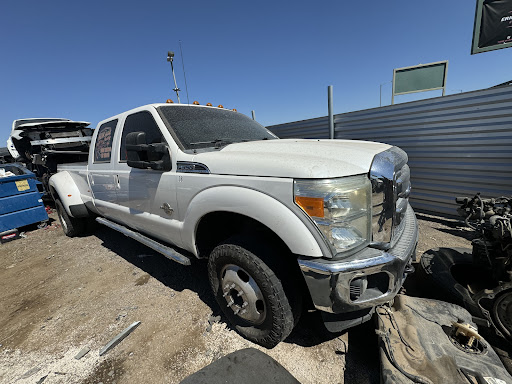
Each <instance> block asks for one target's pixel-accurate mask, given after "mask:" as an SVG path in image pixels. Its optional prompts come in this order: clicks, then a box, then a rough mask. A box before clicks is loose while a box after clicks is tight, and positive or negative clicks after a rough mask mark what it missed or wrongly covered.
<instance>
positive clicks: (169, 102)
mask: <svg viewBox="0 0 512 384" xmlns="http://www.w3.org/2000/svg"><path fill="white" fill-rule="evenodd" d="M166 103H167V104H172V103H174V101H172V100H171V99H167V101H166Z"/></svg>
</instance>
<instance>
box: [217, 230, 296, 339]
mask: <svg viewBox="0 0 512 384" xmlns="http://www.w3.org/2000/svg"><path fill="white" fill-rule="evenodd" d="M284 257H285V255H283V254H277V252H276V250H275V249H272V248H270V247H269V246H267V245H266V244H265V242H257V241H255V240H249V239H245V238H239V237H234V238H231V239H229V240H227V241H225V242H224V243H222V244H220V245H218V246H217V247H215V248H214V249H213V251H212V253H211V254H210V258H209V260H208V275H209V279H210V284H211V287H212V290H213V292H214V295H215V298H216V300H217V302H218V304H219V306H220V307H221V310H222V312H223V313H224V314H225V315H226V317H227V318H228V321H229V322H230V323H231V325H232V326H233V327H234V328H235V329H236V330H237V332H239V333H240V334H241V335H242V336H243V337H245V338H246V339H248V340H251V341H253V342H255V343H256V344H259V345H261V346H263V347H266V348H273V347H275V346H276V345H277V344H278V343H279V342H281V341H282V340H284V339H285V338H286V337H287V336H288V335H289V334H290V333H291V332H292V330H293V328H294V326H295V324H296V323H297V322H298V320H299V316H300V313H301V303H302V300H301V297H300V293H299V292H300V289H299V288H297V284H296V279H293V278H287V277H286V275H288V276H291V275H294V274H293V273H292V270H291V269H288V271H287V273H283V272H282V271H283V270H284V269H285V268H286V263H285V262H284V261H283V260H282V259H283V258H284ZM264 260H265V261H266V262H265V261H264ZM269 265H271V266H272V269H271V267H270V266H269ZM276 272H277V274H276ZM228 274H229V275H228ZM278 276H279V277H278ZM294 276H295V275H294ZM237 279H238V280H237ZM228 282H229V283H232V284H231V285H230V286H229V288H228V285H229V284H228ZM223 283H225V284H224V286H223ZM254 283H255V284H256V287H254ZM226 292H228V293H226ZM237 293H238V295H237ZM226 295H227V296H226ZM251 297H252V298H253V299H251ZM254 298H256V299H257V300H256V299H254ZM231 301H233V303H232V304H231V305H228V304H229V303H230V302H231ZM292 307H294V308H292ZM237 309H238V310H239V312H238V313H237V312H236V311H237ZM244 309H245V310H246V312H245V314H244ZM258 316H259V317H258Z"/></svg>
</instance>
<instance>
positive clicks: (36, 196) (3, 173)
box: [0, 164, 48, 232]
mask: <svg viewBox="0 0 512 384" xmlns="http://www.w3.org/2000/svg"><path fill="white" fill-rule="evenodd" d="M38 186H39V188H41V191H42V184H41V182H39V181H37V179H36V175H34V173H32V172H30V171H29V170H28V169H27V168H25V167H23V166H22V165H20V164H0V232H4V231H8V230H10V229H14V228H19V227H23V226H24V225H29V224H33V223H40V222H45V221H47V220H48V214H47V213H46V209H45V207H44V204H43V200H42V192H40V191H39V188H38Z"/></svg>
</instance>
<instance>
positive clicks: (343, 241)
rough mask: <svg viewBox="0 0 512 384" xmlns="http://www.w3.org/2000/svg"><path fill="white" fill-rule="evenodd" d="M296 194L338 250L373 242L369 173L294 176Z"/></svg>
mask: <svg viewBox="0 0 512 384" xmlns="http://www.w3.org/2000/svg"><path fill="white" fill-rule="evenodd" d="M294 196H295V203H296V204H297V205H298V206H299V207H301V208H302V209H303V210H304V212H306V213H307V214H308V215H309V216H310V217H311V219H313V221H314V222H315V224H316V225H317V226H318V228H319V229H320V231H321V232H322V233H323V234H324V236H325V238H326V239H327V240H328V241H329V242H330V243H331V244H332V245H333V246H334V248H335V249H336V252H343V251H348V250H350V249H353V248H356V247H358V246H360V245H362V244H367V243H369V241H370V228H371V217H370V215H371V210H370V199H371V185H370V180H369V179H368V177H367V176H366V175H358V176H350V177H343V178H339V179H321V180H306V179H303V180H294Z"/></svg>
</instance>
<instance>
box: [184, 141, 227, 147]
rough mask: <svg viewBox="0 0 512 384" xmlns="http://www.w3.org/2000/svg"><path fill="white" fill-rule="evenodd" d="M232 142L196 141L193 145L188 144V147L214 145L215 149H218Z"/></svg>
mask: <svg viewBox="0 0 512 384" xmlns="http://www.w3.org/2000/svg"><path fill="white" fill-rule="evenodd" d="M232 143H233V141H232V140H226V139H215V140H210V141H196V142H194V143H190V145H200V144H215V148H220V147H221V146H222V145H228V144H232Z"/></svg>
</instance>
